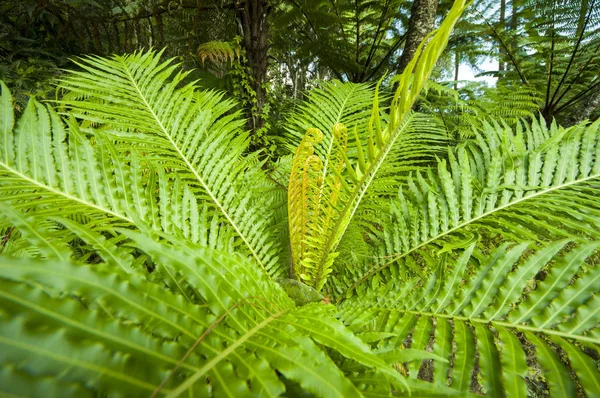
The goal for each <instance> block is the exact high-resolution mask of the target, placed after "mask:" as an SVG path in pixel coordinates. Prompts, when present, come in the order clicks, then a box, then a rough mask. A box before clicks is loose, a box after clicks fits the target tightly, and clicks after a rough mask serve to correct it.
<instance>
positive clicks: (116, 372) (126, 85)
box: [0, 0, 600, 397]
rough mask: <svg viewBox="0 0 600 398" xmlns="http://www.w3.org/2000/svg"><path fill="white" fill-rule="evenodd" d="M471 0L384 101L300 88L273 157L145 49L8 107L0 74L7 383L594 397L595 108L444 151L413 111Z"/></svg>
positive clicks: (1, 295) (363, 91)
mask: <svg viewBox="0 0 600 398" xmlns="http://www.w3.org/2000/svg"><path fill="white" fill-rule="evenodd" d="M464 6H465V4H464V2H463V1H460V0H459V1H457V2H456V3H455V6H454V8H453V9H452V11H451V12H450V14H449V17H448V18H447V19H446V20H445V21H444V22H443V23H442V25H441V27H440V29H439V30H438V31H437V32H436V33H434V34H433V35H432V36H431V37H430V38H428V40H429V41H428V43H424V44H423V45H422V46H421V47H420V50H419V52H418V54H419V56H418V57H417V58H415V60H414V61H413V63H412V64H411V65H409V67H408V68H407V69H406V73H405V74H404V75H402V76H401V77H400V79H399V88H398V91H396V93H395V94H394V95H393V96H391V97H390V98H387V97H386V95H380V94H379V86H376V87H370V86H365V85H353V84H341V83H331V84H325V85H324V86H323V87H322V88H321V89H319V90H316V91H314V93H313V94H311V98H310V99H309V101H308V102H307V103H305V104H304V105H302V106H301V109H300V111H299V112H298V113H297V114H296V115H294V116H293V117H292V119H291V120H290V124H289V131H288V132H289V136H288V137H287V138H286V139H288V140H289V141H288V144H285V145H286V146H288V148H294V153H295V155H294V157H293V158H292V157H286V158H283V159H280V160H279V161H278V162H277V163H276V164H269V163H266V162H264V161H261V160H260V158H259V156H258V154H257V153H253V152H250V151H249V149H248V135H247V133H246V132H244V131H243V127H242V126H243V124H244V121H243V120H241V119H240V118H239V115H238V113H236V112H235V111H234V105H235V104H234V103H233V102H231V101H229V100H227V99H225V98H223V95H222V94H220V93H217V92H211V91H203V90H201V89H199V88H198V87H197V85H196V83H195V82H189V81H188V79H187V75H186V73H177V72H176V69H177V67H178V66H177V65H176V64H174V63H173V61H172V60H167V61H164V62H163V61H161V60H160V55H161V54H160V53H155V52H152V51H151V52H147V53H136V54H133V55H128V56H114V57H112V58H110V59H105V58H97V57H91V58H86V59H84V60H80V61H78V62H79V65H80V68H81V70H80V71H77V72H71V73H70V74H68V75H66V77H65V78H64V79H63V80H62V81H61V82H60V83H59V88H60V90H59V92H60V93H61V94H63V95H62V97H60V98H59V99H57V101H56V102H55V104H56V106H57V108H56V110H55V109H54V108H53V107H52V106H50V105H45V104H40V103H38V102H36V101H35V100H33V99H32V100H30V102H29V104H28V106H27V108H26V109H25V110H24V112H23V114H22V115H21V116H20V118H18V119H19V120H16V119H17V118H16V117H15V116H14V113H13V109H12V99H11V96H10V93H9V92H8V90H7V88H6V86H4V85H3V84H2V85H0V88H1V90H2V91H1V93H0V201H1V203H0V231H1V232H2V234H3V237H2V240H1V243H0V251H1V252H2V255H1V256H0V308H1V309H0V391H1V392H2V394H6V395H25V396H77V397H80V396H116V395H125V396H153V397H155V396H166V397H176V396H181V395H182V394H187V395H189V396H216V397H222V396H226V397H228V396H231V397H238V396H242V397H243V396H268V397H271V396H273V397H275V396H282V395H285V396H296V395H298V396H300V395H306V394H312V395H314V396H319V397H320V396H323V397H361V396H396V395H408V394H410V395H412V396H428V397H434V396H465V395H468V394H470V393H483V394H486V395H494V396H495V395H498V396H500V395H504V394H506V395H525V394H527V392H528V390H527V389H528V388H534V387H535V386H536V385H537V384H539V383H540V380H541V383H542V384H543V385H544V386H545V387H544V391H543V392H545V390H546V389H547V390H548V391H549V392H550V393H551V394H552V395H554V396H572V395H574V394H575V393H579V394H584V393H585V394H586V395H588V396H594V395H597V394H598V391H599V388H598V382H597V380H598V379H599V378H598V370H597V369H596V367H595V363H594V358H595V357H596V356H597V350H598V343H599V340H598V336H597V334H598V332H597V324H598V319H599V318H598V314H597V307H598V305H597V304H598V303H597V301H598V300H597V294H598V290H599V289H600V285H599V284H598V281H599V279H598V277H597V274H598V273H597V272H596V271H597V270H596V266H597V265H596V264H597V259H598V250H597V249H598V247H599V246H600V243H598V242H600V237H599V236H598V230H600V229H599V228H598V227H600V225H599V224H600V210H599V209H598V205H597V201H596V200H595V199H596V197H597V195H598V193H599V192H598V189H599V187H600V184H599V183H598V178H599V177H600V174H599V173H600V152H599V149H598V148H600V135H599V134H600V124H598V123H594V124H581V125H577V126H574V127H572V128H568V129H565V128H562V127H559V126H557V125H555V124H554V125H552V126H550V127H549V128H546V127H545V124H544V123H538V122H535V121H534V122H533V123H532V124H530V125H526V124H524V123H515V124H514V125H513V126H508V125H506V124H503V122H502V121H500V122H496V121H485V122H482V123H481V124H480V125H478V126H476V127H475V131H474V132H473V135H472V137H473V138H472V139H469V140H465V141H463V142H461V143H460V144H459V145H458V146H451V145H450V144H451V142H450V141H448V140H446V139H445V134H446V131H445V130H444V129H440V127H439V124H437V123H436V122H435V121H432V120H431V118H429V117H428V116H427V115H423V114H418V113H416V112H413V111H411V110H410V108H411V107H412V106H413V105H414V103H415V100H416V98H417V95H418V93H419V91H420V90H421V88H423V87H424V84H425V80H426V77H427V76H428V75H429V73H430V72H431V69H432V68H433V66H434V64H435V62H436V60H437V58H438V57H439V55H440V53H441V51H442V50H443V48H444V46H445V42H446V40H447V38H448V35H449V34H450V30H451V28H452V25H453V24H454V23H455V22H456V20H457V19H458V17H459V16H460V13H461V12H462V10H463V9H464ZM425 44H426V45H425ZM386 98H387V99H389V100H390V103H389V106H384V105H383V104H384V103H387V102H386V101H387V99H386ZM380 104H382V105H380ZM305 133H306V134H305ZM267 170H268V171H267ZM288 175H289V177H288ZM285 187H288V190H287V192H286V190H285ZM285 218H287V219H288V220H289V222H288V223H287V224H286V223H285V221H284V220H285ZM288 239H289V240H288ZM286 257H289V259H290V264H289V265H288V264H287V263H286V261H285V259H286ZM288 266H289V269H288ZM286 277H290V278H295V279H289V278H286ZM306 285H310V286H312V287H314V288H316V290H319V291H320V292H322V293H323V295H325V296H326V297H324V298H323V299H322V301H320V300H321V297H322V296H321V295H320V292H317V291H316V290H315V289H312V287H309V286H306ZM297 291H299V292H300V294H299V296H301V297H297V296H298V295H297V294H296V293H295V292H297ZM307 291H308V292H310V294H306V292H307ZM330 301H332V302H333V303H335V304H330V303H329V302H330ZM533 372H535V373H537V374H539V375H542V376H541V377H540V378H539V379H536V380H533V378H532V376H531V374H532V373H533ZM536 383H537V384H536ZM546 387H547V388H546Z"/></svg>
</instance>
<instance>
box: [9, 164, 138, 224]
mask: <svg viewBox="0 0 600 398" xmlns="http://www.w3.org/2000/svg"><path fill="white" fill-rule="evenodd" d="M0 167H3V168H4V169H6V170H7V171H8V172H10V173H12V174H14V175H16V176H18V177H19V178H20V179H21V180H25V181H27V182H29V183H31V184H33V185H35V186H37V187H40V188H41V189H44V190H46V191H49V192H52V193H53V194H56V195H59V196H63V197H64V198H66V199H69V200H72V201H74V202H77V203H81V204H82V205H84V206H88V207H91V208H93V209H96V210H98V211H100V212H102V213H106V214H110V215H111V216H113V217H116V218H118V219H121V220H123V221H125V222H127V223H129V224H134V221H133V220H132V219H130V218H129V217H127V216H125V215H123V214H119V213H115V212H114V211H112V210H109V209H106V208H104V207H101V206H98V205H97V204H95V203H90V202H87V201H85V200H82V199H81V198H78V197H76V196H72V195H70V194H68V193H67V192H63V191H60V190H56V189H54V188H53V187H50V186H48V185H46V184H42V183H40V182H39V181H37V180H34V179H32V178H30V177H28V176H26V175H25V174H22V173H21V172H20V171H18V170H16V169H14V168H12V167H10V166H9V165H7V164H6V163H4V162H2V161H0Z"/></svg>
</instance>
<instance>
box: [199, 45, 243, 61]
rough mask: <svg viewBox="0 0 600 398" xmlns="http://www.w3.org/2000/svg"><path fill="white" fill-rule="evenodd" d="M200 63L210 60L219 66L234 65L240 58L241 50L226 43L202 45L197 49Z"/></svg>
mask: <svg viewBox="0 0 600 398" xmlns="http://www.w3.org/2000/svg"><path fill="white" fill-rule="evenodd" d="M196 53H197V54H198V57H200V61H202V63H203V64H204V61H205V60H206V59H207V58H208V60H209V61H210V62H212V63H214V64H216V65H218V66H220V65H226V64H227V63H229V62H230V63H232V64H233V63H234V62H235V61H236V60H239V58H240V48H239V46H238V45H236V44H234V43H230V42H226V41H217V40H213V41H209V42H206V43H202V44H200V45H199V46H198V48H197V49H196Z"/></svg>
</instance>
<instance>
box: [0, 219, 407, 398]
mask: <svg viewBox="0 0 600 398" xmlns="http://www.w3.org/2000/svg"><path fill="white" fill-rule="evenodd" d="M121 232H123V233H124V234H125V235H126V236H128V237H129V238H130V239H131V240H132V241H133V242H135V244H136V246H137V247H138V248H140V249H141V250H143V251H144V252H145V253H146V254H147V255H148V256H149V257H150V258H151V259H152V261H153V263H154V264H155V266H156V268H157V270H161V271H163V273H164V274H165V275H173V276H182V278H181V280H183V281H184V282H185V283H186V284H187V285H188V286H189V287H191V289H178V288H177V287H176V286H170V284H171V283H175V281H177V280H178V279H179V278H175V277H174V278H173V279H171V280H166V281H164V282H163V281H160V282H159V283H156V282H153V281H151V280H149V278H148V277H147V276H145V275H144V274H142V273H138V272H134V273H125V272H123V271H120V270H119V269H115V268H114V267H108V266H106V265H103V264H95V265H88V264H74V263H71V262H67V261H60V260H53V261H50V260H46V261H41V260H35V259H15V258H9V257H5V256H2V257H0V275H1V277H0V302H1V307H2V312H1V313H0V348H1V349H0V362H1V363H2V369H1V370H0V381H1V383H0V385H1V386H2V387H1V389H2V392H3V393H6V394H17V393H24V394H25V395H28V396H29V395H31V394H32V393H36V392H40V391H42V389H43V386H44V385H46V384H47V383H48V380H50V379H52V380H55V381H56V380H58V382H57V383H56V384H54V385H55V386H56V387H57V388H58V387H62V388H63V390H62V391H61V394H60V395H61V396H76V397H79V396H81V395H80V394H81V393H82V390H85V393H89V394H95V395H97V394H108V395H113V394H125V395H128V396H159V397H177V396H181V395H187V394H192V395H193V396H202V395H206V394H209V395H214V396H235V397H239V396H266V397H277V396H280V395H281V394H283V393H284V392H285V391H286V388H287V386H286V384H285V383H284V380H288V381H292V382H294V383H296V384H297V385H299V386H300V387H301V388H302V389H303V390H305V391H307V392H310V393H312V394H315V395H317V396H323V397H339V398H342V397H348V396H352V397H361V396H362V393H361V391H360V390H359V389H358V387H357V386H356V385H355V384H353V383H352V382H351V381H350V380H349V379H348V378H347V377H346V376H345V375H344V374H343V373H342V372H341V370H340V369H339V368H338V367H337V366H336V365H335V364H334V362H333V361H332V360H331V359H330V357H329V355H328V354H326V353H325V351H324V350H323V349H322V348H321V347H328V348H329V349H330V350H331V352H332V353H336V355H340V356H342V357H343V358H347V359H348V360H352V361H354V362H355V363H358V364H360V366H359V368H360V369H361V370H363V371H367V369H370V370H371V371H373V372H376V373H377V374H379V373H382V374H385V375H386V377H387V378H388V379H389V385H390V386H391V385H393V386H394V389H396V390H398V391H402V390H403V391H404V392H408V387H407V386H406V383H405V381H404V378H403V377H402V376H401V375H400V374H399V373H397V372H396V371H395V370H394V369H393V368H392V367H391V366H389V365H388V364H387V363H386V362H385V361H383V360H382V359H381V358H379V357H377V356H376V355H374V354H373V353H371V352H370V349H369V347H368V346H367V345H366V344H365V343H363V342H362V341H361V340H359V339H358V338H356V337H355V336H354V335H353V334H352V333H350V332H349V331H348V330H347V329H346V328H345V327H344V326H343V324H342V323H341V322H340V321H339V320H337V319H336V318H335V317H334V313H333V311H332V307H331V306H325V305H322V304H313V305H307V306H303V307H298V308H297V307H295V306H294V304H293V303H292V302H291V300H290V299H289V298H288V297H287V296H286V295H285V293H284V292H283V290H282V289H281V288H280V287H279V285H277V284H276V283H275V282H273V281H272V280H270V279H269V278H268V276H267V275H266V274H265V273H264V272H263V271H262V270H261V269H260V268H259V267H257V266H256V265H255V264H254V263H253V262H251V261H249V260H248V259H244V258H241V257H239V256H236V255H230V254H225V253H223V252H218V251H213V250H210V249H206V248H202V247H199V246H196V245H193V244H191V243H189V241H183V240H176V239H175V240H173V242H171V243H169V242H166V241H164V242H162V243H160V242H157V241H156V240H154V239H151V238H150V237H148V236H146V235H144V234H139V233H134V232H131V231H129V230H124V231H121ZM165 283H167V285H169V287H170V288H169V289H168V290H167V289H165V287H164V286H165ZM25 383H26V384H25ZM48 391H53V390H51V389H50V390H48ZM84 396H85V395H84Z"/></svg>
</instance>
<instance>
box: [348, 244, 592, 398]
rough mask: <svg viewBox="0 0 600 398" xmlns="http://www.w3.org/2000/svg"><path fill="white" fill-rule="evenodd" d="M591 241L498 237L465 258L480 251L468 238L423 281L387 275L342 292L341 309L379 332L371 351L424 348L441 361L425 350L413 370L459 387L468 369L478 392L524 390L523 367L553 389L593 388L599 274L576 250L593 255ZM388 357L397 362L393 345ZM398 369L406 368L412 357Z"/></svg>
mask: <svg viewBox="0 0 600 398" xmlns="http://www.w3.org/2000/svg"><path fill="white" fill-rule="evenodd" d="M599 246H600V243H599V242H591V243H586V244H581V245H577V246H575V245H568V241H557V242H553V243H551V244H548V245H546V246H545V247H544V248H543V249H541V250H539V251H536V252H531V251H529V252H528V251H527V248H528V245H527V244H520V245H516V246H512V247H510V245H508V244H505V245H503V246H502V247H500V248H499V249H498V250H497V251H496V252H495V253H493V254H492V255H490V256H487V257H483V258H484V260H482V261H481V262H480V263H479V264H478V265H477V266H476V267H471V266H470V265H469V261H470V260H471V261H474V257H481V253H478V254H477V256H475V254H474V248H475V244H471V245H470V246H469V247H468V248H467V249H466V250H465V251H464V252H463V253H462V255H461V256H460V257H459V258H457V259H456V260H452V261H450V264H449V265H446V266H445V265H443V263H440V270H439V271H438V272H436V273H434V274H433V275H432V276H431V278H430V279H429V280H427V281H423V280H422V279H421V278H414V279H409V280H405V281H393V282H390V283H388V284H387V285H385V286H383V287H381V288H380V289H374V290H372V291H371V292H370V293H369V294H367V295H365V296H363V297H362V298H352V299H349V300H347V301H346V302H344V304H343V306H342V307H343V309H342V311H341V313H342V319H343V320H344V322H345V323H346V324H348V325H349V327H350V328H351V329H352V330H353V331H355V332H357V333H370V334H373V333H374V332H380V335H381V338H380V339H379V342H378V343H376V344H378V349H379V350H380V351H384V352H386V351H389V350H392V351H393V350H394V349H396V350H397V349H398V348H399V347H403V346H402V344H403V343H408V342H410V348H411V349H417V350H425V349H431V350H432V352H433V354H434V355H436V357H437V358H439V357H441V358H442V359H446V360H448V362H444V361H439V360H435V361H434V364H433V371H431V368H429V371H427V370H426V365H423V368H421V372H422V373H421V376H422V377H424V378H428V379H430V380H431V381H433V382H434V383H436V384H438V385H442V386H445V385H448V386H451V387H453V388H455V389H458V390H460V391H462V392H463V393H464V394H466V393H468V392H469V391H470V390H471V388H472V380H473V378H474V379H476V380H480V383H481V384H482V386H483V388H484V391H485V392H486V393H487V395H490V396H505V395H506V396H522V397H525V396H528V395H527V380H528V379H530V377H531V376H530V373H529V371H530V369H532V367H533V368H536V369H537V370H538V371H540V372H541V373H542V374H543V376H544V378H545V380H546V382H547V383H548V385H549V389H550V392H551V394H552V395H553V396H557V397H560V396H574V395H575V385H576V384H579V385H580V386H581V387H582V388H583V389H584V390H585V391H586V393H587V394H588V395H590V396H594V395H596V394H598V393H599V392H600V384H599V383H598V370H597V369H596V365H595V361H594V360H593V359H592V357H590V356H589V355H588V354H586V349H592V350H598V348H599V347H600V338H599V337H598V328H597V323H598V322H597V321H598V317H597V312H598V300H597V293H598V291H599V290H600V274H598V272H597V269H596V265H588V264H586V261H585V260H586V258H588V257H590V256H594V257H596V258H597V254H595V255H594V254H593V253H594V252H595V251H597V249H598V247H599ZM588 262H592V263H593V262H597V260H596V261H594V260H588ZM534 280H535V283H532V281H534ZM573 281H574V282H573ZM367 308H368V310H367ZM381 332H384V333H381ZM359 336H360V334H359ZM409 336H410V338H408V339H407V337H409ZM453 346H454V347H455V348H453ZM533 347H535V349H533ZM476 353H477V355H476ZM532 356H533V358H535V359H532ZM476 358H478V359H477V363H478V365H476ZM396 362H397V363H398V362H400V363H402V362H406V361H403V360H402V351H400V352H399V353H398V355H397V356H396ZM450 363H451V364H452V367H450ZM567 364H568V365H567ZM476 366H477V369H476ZM567 366H569V367H570V369H572V370H573V371H574V374H575V375H576V376H575V377H573V376H572V375H571V374H570V373H569V370H568V369H569V368H568V367H567ZM474 369H476V370H475V372H474ZM408 371H409V372H410V376H411V377H416V376H417V374H418V372H419V363H416V364H409V366H408ZM530 381H531V380H530Z"/></svg>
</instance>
